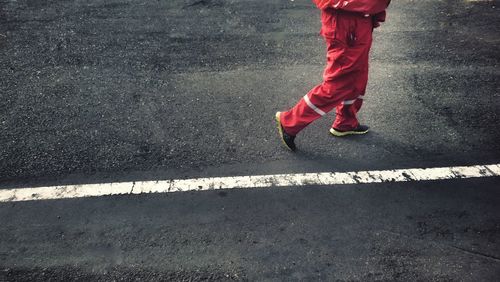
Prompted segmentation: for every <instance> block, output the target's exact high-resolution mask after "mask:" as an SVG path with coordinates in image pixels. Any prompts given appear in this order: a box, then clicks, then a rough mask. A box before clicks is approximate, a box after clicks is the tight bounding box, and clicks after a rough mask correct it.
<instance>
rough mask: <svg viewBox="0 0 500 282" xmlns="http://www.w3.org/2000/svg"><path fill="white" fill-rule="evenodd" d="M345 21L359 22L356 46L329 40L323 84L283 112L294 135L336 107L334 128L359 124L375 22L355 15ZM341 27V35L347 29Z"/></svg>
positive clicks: (284, 125)
mask: <svg viewBox="0 0 500 282" xmlns="http://www.w3.org/2000/svg"><path fill="white" fill-rule="evenodd" d="M339 18H340V16H339ZM345 21H356V23H354V24H353V23H351V24H350V25H349V26H356V33H357V35H356V37H357V40H358V41H357V42H356V44H354V46H348V45H347V43H346V42H343V41H342V40H339V39H329V38H327V39H326V43H327V66H326V68H325V71H324V73H323V83H321V84H320V85H317V86H316V87H314V88H313V89H312V90H311V91H309V93H307V95H306V96H304V97H303V98H302V99H300V101H299V102H298V103H297V104H296V105H295V106H294V107H293V108H292V109H290V110H288V111H286V112H283V113H282V114H281V124H282V126H283V128H284V129H285V131H286V132H287V133H288V134H290V135H296V134H297V133H299V132H300V131H301V130H302V129H304V128H305V127H306V126H307V125H309V124H310V123H311V122H313V121H314V120H316V119H318V118H320V117H321V116H323V115H325V114H326V113H328V112H330V111H331V110H332V109H334V108H336V113H337V115H336V119H335V122H334V124H333V127H335V128H336V129H340V130H349V129H353V128H355V127H357V126H358V125H359V123H358V120H357V117H356V115H357V113H358V111H359V109H360V108H361V105H362V104H363V97H364V94H365V90H366V84H367V81H368V54H369V52H370V47H371V39H372V38H371V32H372V24H371V21H368V22H366V21H362V20H359V19H352V18H349V19H346V20H345ZM358 21H359V22H358ZM341 27H342V26H339V28H338V30H337V31H338V33H339V34H342V33H343V32H344V31H343V30H342V29H341Z"/></svg>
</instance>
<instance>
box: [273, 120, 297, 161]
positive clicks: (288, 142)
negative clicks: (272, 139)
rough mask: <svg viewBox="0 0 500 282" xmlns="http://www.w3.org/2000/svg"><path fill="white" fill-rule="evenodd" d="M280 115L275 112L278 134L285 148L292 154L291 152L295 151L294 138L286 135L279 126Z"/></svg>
mask: <svg viewBox="0 0 500 282" xmlns="http://www.w3.org/2000/svg"><path fill="white" fill-rule="evenodd" d="M280 114H281V112H277V113H276V116H275V118H276V124H277V125H278V132H279V135H280V138H281V141H283V144H285V146H286V147H287V148H288V149H290V150H291V151H292V152H293V151H295V149H297V148H296V147H295V142H294V140H295V136H292V135H288V134H287V133H286V132H285V130H284V129H283V126H282V125H281V120H280Z"/></svg>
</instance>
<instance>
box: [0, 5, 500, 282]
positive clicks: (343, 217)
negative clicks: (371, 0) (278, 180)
mask: <svg viewBox="0 0 500 282" xmlns="http://www.w3.org/2000/svg"><path fill="white" fill-rule="evenodd" d="M392 2H393V3H392V4H391V7H390V9H389V16H388V22H387V23H386V24H384V25H383V26H382V27H381V28H379V29H377V30H376V31H375V41H374V45H373V49H372V57H371V70H370V81H369V87H368V93H367V95H366V100H365V104H364V107H363V109H362V113H361V120H362V121H363V123H366V124H368V125H370V126H371V128H372V131H371V132H370V133H369V134H368V135H366V136H358V137H353V138H344V139H342V138H334V137H331V136H329V134H328V129H329V127H330V124H331V122H332V120H333V118H334V115H333V113H332V114H329V115H327V116H326V117H324V118H323V119H321V120H319V121H317V122H316V123H314V124H313V125H311V126H310V127H308V128H306V129H305V130H304V131H303V133H301V135H299V136H298V137H297V140H296V141H297V146H298V147H299V150H298V152H297V153H295V154H294V153H291V152H289V151H287V150H285V149H284V148H283V147H282V145H281V144H280V142H279V140H278V138H277V134H276V130H275V128H274V121H273V117H274V113H275V112H276V111H278V110H284V109H287V108H288V107H290V106H292V105H294V103H295V102H296V101H297V100H298V99H299V98H300V97H302V96H303V95H304V94H305V93H306V92H307V91H308V90H309V89H310V88H311V87H313V86H314V85H315V84H317V83H318V82H320V80H321V72H322V68H323V66H324V64H325V59H324V57H325V55H324V51H325V46H324V42H323V40H322V39H321V38H320V37H319V36H318V31H319V27H320V25H319V12H318V10H317V9H315V8H314V6H313V4H312V3H311V1H309V0H295V1H288V0H159V1H145V0H142V1H117V0H113V1H108V0H89V1H76V0H73V1H62V0H47V1H31V0H18V1H14V0H0V189H4V190H5V189H11V188H28V187H38V186H51V185H73V184H92V183H110V182H122V181H148V180H168V179H190V178H195V177H219V176H228V177H229V176H239V175H262V174H278V173H302V172H342V171H360V170H380V169H397V168H427V167H440V166H444V167H448V166H464V165H485V164H498V163H500V133H499V130H500V127H499V124H500V68H499V64H500V49H499V48H498V46H500V13H499V9H500V7H498V6H497V3H496V2H497V1H465V0H441V1H439V0H419V1H411V0H399V1H392ZM0 223H1V224H0V280H2V281H3V280H7V281H33V280H64V281H67V280H81V281H99V280H102V281H107V280H180V281H206V280H209V281H211V280H215V281H220V280H228V281H231V280H250V281H253V280H259V281H311V280H323V281H335V280H338V281H372V280H385V281H387V280H395V281H410V280H420V281H498V280H499V278H500V179H499V177H488V178H475V179H450V180H441V181H417V182H408V183H378V184H377V183H373V184H353V185H341V186H318V185H308V186H307V185H306V186H301V187H286V188H267V189H245V190H241V189H229V190H224V191H203V192H179V193H167V194H141V195H122V196H108V197H94V198H77V199H65V200H45V201H27V202H3V203H0Z"/></svg>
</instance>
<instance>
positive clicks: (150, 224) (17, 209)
mask: <svg viewBox="0 0 500 282" xmlns="http://www.w3.org/2000/svg"><path fill="white" fill-rule="evenodd" d="M499 203H500V190H499V189H498V179H469V180H453V181H437V182H419V183H385V184H370V185H348V186H342V187H313V186H311V187H303V188H294V187H290V188H280V189H266V190H262V189H251V190H231V191H207V192H200V193H177V194H176V193H174V194H169V195H162V194H157V195H140V196H137V195H136V196H120V197H103V198H95V199H73V200H63V201H42V202H25V203H21V202H20V203H9V204H5V205H0V217H1V218H4V219H5V218H8V219H9V220H8V221H6V222H4V223H3V224H2V225H1V226H0V241H1V242H2V244H0V265H1V266H2V269H3V271H1V272H0V276H1V277H2V278H4V279H7V280H9V277H10V278H12V277H14V278H16V279H26V278H28V279H29V278H30V277H33V278H36V277H42V278H43V277H49V276H50V277H53V278H58V277H62V278H65V277H66V278H69V279H73V278H75V279H79V278H80V277H83V278H85V277H89V278H95V279H106V278H114V277H120V278H122V279H124V280H132V279H148V277H151V278H152V279H155V277H172V276H171V275H174V276H173V277H179V278H180V279H184V278H186V279H187V278H188V277H189V278H192V279H202V278H203V277H209V278H210V277H213V278H215V280H217V279H218V278H219V277H222V278H224V277H225V276H226V275H227V276H226V277H227V278H228V279H235V280H246V279H248V280H250V281H255V280H276V279H278V280H287V281H303V280H325V281H332V280H339V281H353V280H356V281H373V280H406V281H408V280H426V281H442V280H451V281H455V280H469V281H470V280H479V281H491V280H492V279H493V280H494V278H495V277H498V274H499V267H498V264H499V260H500V259H499V258H498V253H499V252H500V249H499V248H500V244H499V243H498V238H500V236H499V235H500V226H499V224H498V222H499V220H500V218H499V213H498V205H499ZM44 275H47V276H44ZM211 275H212V276H211ZM11 280H13V279H11Z"/></svg>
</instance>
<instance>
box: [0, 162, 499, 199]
mask: <svg viewBox="0 0 500 282" xmlns="http://www.w3.org/2000/svg"><path fill="white" fill-rule="evenodd" d="M494 176H500V164H492V165H476V166H456V167H440V168H412V169H396V170H375V171H357V172H324V173H302V174H275V175H258V176H236V177H214V178H195V179H179V180H162V181H137V182H116V183H101V184H84V185H65V186H49V187H35V188H19V189H2V190H0V202H17V201H37V200H51V199H71V198H84V197H99V196H110V195H123V194H149V193H171V192H186V191H205V190H218V189H242V188H268V187H288V186H292V187H297V186H308V185H342V184H368V183H384V182H405V181H430V180H445V179H463V178H478V177H494Z"/></svg>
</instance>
